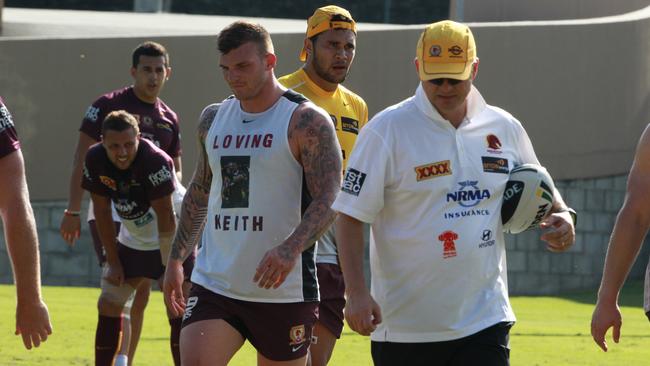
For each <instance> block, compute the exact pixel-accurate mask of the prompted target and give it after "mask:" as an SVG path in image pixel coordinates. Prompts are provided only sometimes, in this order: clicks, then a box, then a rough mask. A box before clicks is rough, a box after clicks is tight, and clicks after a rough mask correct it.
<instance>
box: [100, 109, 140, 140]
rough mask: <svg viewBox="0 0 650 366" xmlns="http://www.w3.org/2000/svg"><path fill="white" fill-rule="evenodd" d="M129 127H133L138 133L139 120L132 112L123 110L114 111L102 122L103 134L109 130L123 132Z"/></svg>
mask: <svg viewBox="0 0 650 366" xmlns="http://www.w3.org/2000/svg"><path fill="white" fill-rule="evenodd" d="M128 128H132V129H133V130H134V131H135V134H136V135H137V134H139V133H140V127H139V126H138V120H137V119H136V118H135V117H134V116H133V115H132V114H131V113H129V112H127V111H123V110H120V111H113V112H111V113H109V114H108V115H107V116H106V118H104V121H103V122H102V135H103V134H105V133H106V131H109V130H110V131H117V132H122V131H124V130H126V129H128Z"/></svg>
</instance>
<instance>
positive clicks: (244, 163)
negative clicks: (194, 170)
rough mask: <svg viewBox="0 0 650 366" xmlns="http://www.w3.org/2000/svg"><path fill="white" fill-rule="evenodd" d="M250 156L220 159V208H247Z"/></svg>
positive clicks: (223, 157)
mask: <svg viewBox="0 0 650 366" xmlns="http://www.w3.org/2000/svg"><path fill="white" fill-rule="evenodd" d="M250 166H251V158H250V156H222V157H221V180H222V184H221V208H236V207H248V197H249V196H250V181H249V177H250V176H249V169H250Z"/></svg>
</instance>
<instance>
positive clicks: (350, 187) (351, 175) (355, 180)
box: [341, 168, 366, 196]
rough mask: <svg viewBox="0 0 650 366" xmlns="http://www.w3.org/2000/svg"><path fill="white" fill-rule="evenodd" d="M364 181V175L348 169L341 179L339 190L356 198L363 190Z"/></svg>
mask: <svg viewBox="0 0 650 366" xmlns="http://www.w3.org/2000/svg"><path fill="white" fill-rule="evenodd" d="M365 180H366V173H362V172H360V171H358V170H356V169H352V168H348V171H347V172H346V173H345V178H343V185H342V187H341V190H342V191H343V192H346V193H349V194H352V195H355V196H358V195H359V192H361V188H363V182H364V181H365Z"/></svg>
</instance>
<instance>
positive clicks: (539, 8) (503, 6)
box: [449, 0, 648, 22]
mask: <svg viewBox="0 0 650 366" xmlns="http://www.w3.org/2000/svg"><path fill="white" fill-rule="evenodd" d="M646 6H648V0H615V1H614V0H544V1H540V0H451V1H450V11H449V14H450V18H451V19H456V20H461V21H464V22H509V21H516V20H557V19H584V18H596V17H605V16H610V15H617V14H624V13H628V12H631V11H635V10H639V9H641V8H644V7H646Z"/></svg>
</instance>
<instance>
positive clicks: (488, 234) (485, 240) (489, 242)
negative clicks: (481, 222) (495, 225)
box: [478, 229, 496, 248]
mask: <svg viewBox="0 0 650 366" xmlns="http://www.w3.org/2000/svg"><path fill="white" fill-rule="evenodd" d="M494 243H496V240H494V239H492V230H488V229H486V230H483V234H481V242H480V243H479V245H478V247H479V248H487V247H491V246H493V245H494Z"/></svg>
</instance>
